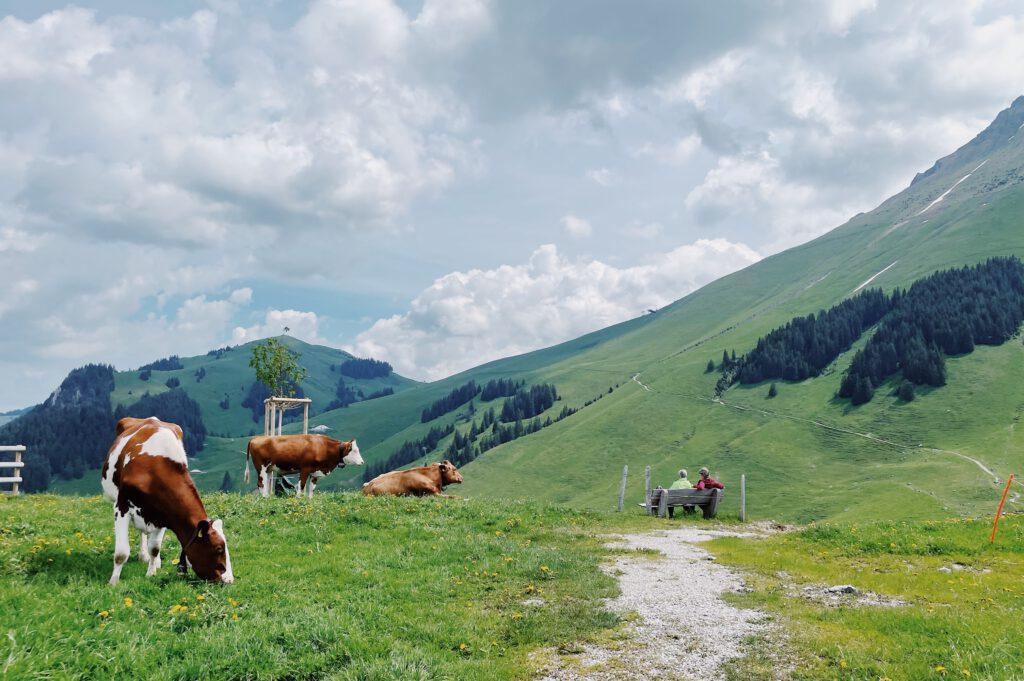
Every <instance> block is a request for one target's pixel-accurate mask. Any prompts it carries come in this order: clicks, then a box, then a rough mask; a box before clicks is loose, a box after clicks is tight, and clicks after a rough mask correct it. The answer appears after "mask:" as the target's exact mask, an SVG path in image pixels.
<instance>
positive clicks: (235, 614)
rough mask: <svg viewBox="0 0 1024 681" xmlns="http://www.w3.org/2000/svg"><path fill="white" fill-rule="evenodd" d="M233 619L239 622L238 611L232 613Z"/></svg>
mask: <svg viewBox="0 0 1024 681" xmlns="http://www.w3.org/2000/svg"><path fill="white" fill-rule="evenodd" d="M231 620H232V621H233V622H237V621H238V613H237V612H235V613H231Z"/></svg>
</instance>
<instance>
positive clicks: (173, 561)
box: [171, 558, 181, 565]
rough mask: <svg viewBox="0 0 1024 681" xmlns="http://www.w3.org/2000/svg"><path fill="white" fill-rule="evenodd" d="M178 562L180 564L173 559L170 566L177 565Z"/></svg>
mask: <svg viewBox="0 0 1024 681" xmlns="http://www.w3.org/2000/svg"><path fill="white" fill-rule="evenodd" d="M179 562H181V561H179V560H178V559H177V558H175V559H174V560H172V561H171V565H177V564H178V563H179Z"/></svg>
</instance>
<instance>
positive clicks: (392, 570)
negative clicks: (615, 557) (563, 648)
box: [0, 494, 636, 679]
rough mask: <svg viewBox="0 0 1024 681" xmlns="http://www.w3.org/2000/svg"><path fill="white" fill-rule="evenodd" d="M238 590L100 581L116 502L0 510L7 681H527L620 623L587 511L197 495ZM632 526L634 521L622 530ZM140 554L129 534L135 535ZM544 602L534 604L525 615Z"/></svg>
mask: <svg viewBox="0 0 1024 681" xmlns="http://www.w3.org/2000/svg"><path fill="white" fill-rule="evenodd" d="M206 503H207V509H208V511H209V512H210V513H211V515H214V516H215V517H221V518H224V523H225V529H226V532H227V534H228V541H229V548H230V550H231V557H232V562H233V564H234V569H235V574H236V578H237V582H236V583H235V584H234V585H230V586H222V585H211V584H207V583H203V582H198V581H194V580H193V579H187V580H183V579H181V578H179V577H178V576H176V574H175V568H174V566H173V565H172V564H171V559H172V558H176V556H177V554H178V546H177V542H176V541H175V540H173V539H171V538H168V540H167V541H166V543H165V546H164V553H163V555H164V566H163V568H162V569H161V571H160V573H159V574H158V576H156V577H155V578H152V579H147V578H146V577H145V576H144V567H143V565H142V564H141V563H139V562H138V561H137V560H135V559H134V556H133V560H132V561H130V562H129V564H128V565H127V566H126V567H125V570H124V573H123V574H122V580H121V583H120V584H119V585H118V586H117V587H113V588H112V587H109V586H108V585H107V584H106V581H107V579H108V578H109V575H110V569H111V566H112V563H111V554H112V541H113V540H112V536H111V529H112V528H111V510H110V505H109V504H108V503H107V502H106V501H104V500H102V499H100V498H97V497H89V498H83V497H60V496H48V495H38V496H32V497H22V498H15V499H9V498H4V499H2V500H0V505H2V509H3V513H2V518H3V520H0V631H2V632H4V633H5V634H6V636H5V638H4V639H3V643H2V644H0V646H2V649H0V668H2V675H3V676H4V677H5V678H79V679H94V678H115V677H131V678H147V679H185V678H268V679H269V678H293V679H298V678H337V679H416V678H421V679H427V678H451V679H456V678H458V679H496V678H527V677H529V674H530V669H531V662H530V660H529V658H528V655H529V653H530V652H531V651H534V650H537V649H540V648H544V647H550V646H558V645H561V644H564V643H569V642H573V641H578V640H581V639H586V638H588V637H592V636H596V635H599V634H600V633H601V632H602V631H606V630H608V629H609V628H612V627H615V626H616V625H617V622H618V619H617V617H616V616H614V615H611V614H608V613H606V612H604V611H603V610H602V609H601V599H602V597H605V596H609V595H612V594H613V593H614V592H615V585H614V581H613V580H612V579H611V578H609V577H607V576H605V575H604V574H603V573H601V572H600V571H599V570H598V568H597V566H598V564H599V562H600V561H601V560H602V559H603V557H604V556H605V555H606V554H607V551H606V550H605V549H603V548H601V546H600V542H599V540H598V539H597V538H595V535H594V532H595V531H596V530H597V529H599V528H604V527H606V526H607V524H608V520H607V518H605V517H602V516H599V515H597V514H594V513H589V512H581V511H573V510H566V509H558V508H553V507H547V506H543V505H535V504H524V503H510V504H507V505H503V506H501V507H500V508H498V507H494V506H493V505H489V504H483V503H474V502H466V501H460V500H447V499H422V500H420V499H395V498H380V499H364V498H363V497H361V496H357V495H351V494H345V495H335V494H323V495H317V496H316V497H315V498H314V499H312V500H296V499H290V498H289V499H271V500H262V499H256V498H254V497H252V496H246V497H239V496H236V495H231V496H229V495H222V494H207V495H206ZM625 522H627V523H629V522H636V519H635V518H634V519H632V520H630V519H627V520H626V521H625ZM133 540H134V533H133ZM527 599H542V602H543V605H542V606H536V605H524V603H523V601H525V600H527Z"/></svg>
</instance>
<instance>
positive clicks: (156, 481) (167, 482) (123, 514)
mask: <svg viewBox="0 0 1024 681" xmlns="http://www.w3.org/2000/svg"><path fill="white" fill-rule="evenodd" d="M181 436H182V433H181V427H180V426H178V425H177V424H174V423H165V422H163V421H160V420H158V419H157V418H156V417H155V416H151V417H150V418H148V419H135V418H124V419H121V420H120V421H118V422H117V435H116V436H115V437H114V443H113V444H112V445H111V447H110V452H109V453H108V454H107V458H106V461H104V462H103V477H102V480H103V483H102V484H103V494H104V496H106V497H107V499H109V500H110V501H112V502H113V503H114V574H112V575H111V576H110V583H111V584H112V585H113V584H117V582H118V580H119V579H120V578H121V568H122V567H123V566H124V564H125V561H127V560H128V554H129V553H130V552H131V542H130V539H129V536H128V532H129V529H128V528H129V525H130V524H134V525H135V527H136V528H137V529H138V530H139V532H141V533H142V536H141V541H140V545H139V559H140V560H142V561H144V562H146V563H149V569H148V570H146V576H147V577H152V576H153V575H154V574H156V571H157V570H158V569H160V545H161V544H162V543H163V540H164V532H165V531H166V530H168V529H170V530H171V532H173V533H174V534H175V536H177V537H178V541H179V542H180V543H181V556H180V562H179V564H178V570H179V571H180V572H181V573H182V574H184V573H185V572H186V571H187V569H188V566H191V567H192V569H193V570H195V573H196V575H197V576H199V577H200V578H202V579H206V580H209V581H212V582H224V583H225V584H230V583H231V582H233V581H235V575H234V573H233V572H232V571H231V556H230V555H229V554H228V544H227V539H226V538H225V536H224V524H223V523H222V522H221V521H220V520H210V518H209V517H207V515H206V508H205V507H204V506H203V501H202V499H200V498H199V492H198V490H196V486H195V483H193V482H192V476H191V475H189V472H188V458H187V457H186V455H185V447H184V445H183V444H182V441H181Z"/></svg>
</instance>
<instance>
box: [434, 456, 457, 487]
mask: <svg viewBox="0 0 1024 681" xmlns="http://www.w3.org/2000/svg"><path fill="white" fill-rule="evenodd" d="M437 468H438V470H439V471H441V486H442V487H445V486H447V485H455V484H460V483H461V482H462V473H460V472H459V471H458V470H456V468H455V464H453V463H452V462H451V461H449V460H448V459H445V460H444V461H442V462H441V463H439V464H437Z"/></svg>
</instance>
